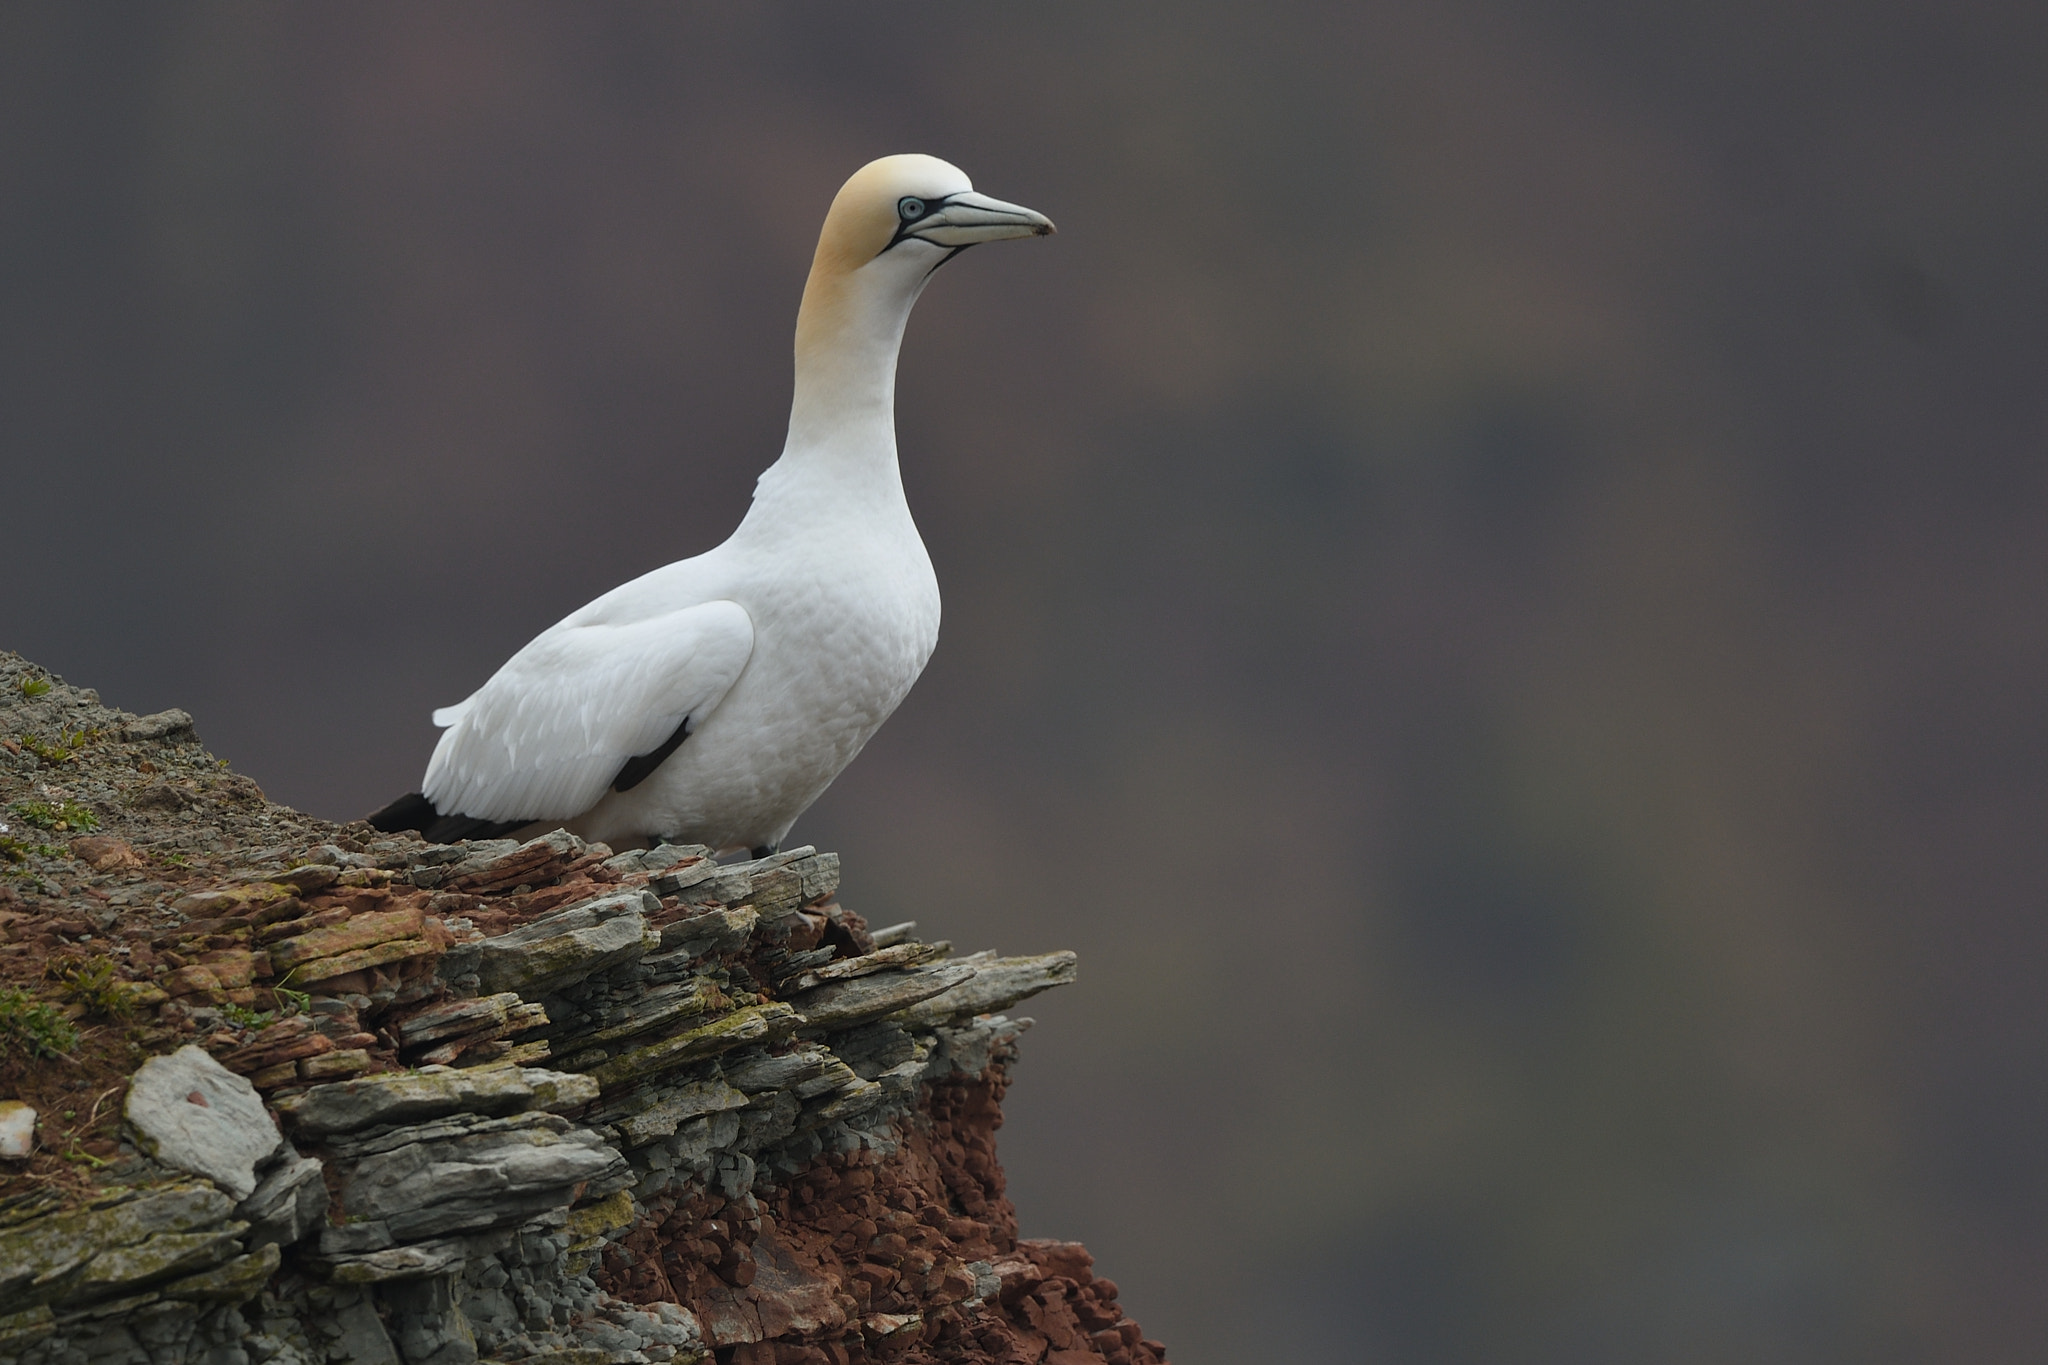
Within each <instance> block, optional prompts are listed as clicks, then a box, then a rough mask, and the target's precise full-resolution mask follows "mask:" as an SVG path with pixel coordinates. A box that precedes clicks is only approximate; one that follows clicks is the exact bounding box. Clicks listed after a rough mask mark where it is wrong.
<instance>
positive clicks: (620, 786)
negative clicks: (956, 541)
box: [369, 155, 1053, 856]
mask: <svg viewBox="0 0 2048 1365" xmlns="http://www.w3.org/2000/svg"><path fill="white" fill-rule="evenodd" d="M1052 231H1053V225H1052V222H1051V221H1050V220H1049V219H1047V218H1046V217H1045V216H1044V215H1043V214H1040V213H1036V212H1034V211H1032V210H1031V209H1027V208H1022V207H1020V206H1018V205H1016V204H1006V203H1004V202H1002V201H1001V200H999V199H991V198H989V197H988V196H986V195H982V194H976V193H975V192H974V187H973V185H972V183H971V182H970V181H969V180H968V178H967V177H966V176H965V175H964V174H962V173H961V172H960V170H959V169H958V168H957V167H954V166H951V165H949V164H947V163H946V162H944V161H941V160H939V159H938V158H936V157H930V156H916V155H909V156H890V157H884V158H882V159H881V160H879V161H873V162H870V163H868V164H867V165H866V166H863V167H861V168H860V170H858V171H856V172H854V174H853V177H852V178H851V179H850V180H848V181H847V182H846V184H845V185H844V186H842V187H841V188H840V190H839V193H838V195H837V196H835V197H834V199H833V200H832V207H831V210H830V211H829V212H828V213H827V214H826V215H825V226H824V230H823V231H822V232H821V233H820V234H819V237H818V250H817V254H816V256H815V257H814V258H813V259H812V262H811V274H810V279H809V281H808V282H807V283H806V284H805V285H804V296H803V303H802V305H801V306H800V307H799V308H798V310H797V321H796V392H795V398H794V401H793V402H792V403H791V405H790V414H789V437H788V440H787V441H786V442H785V443H784V445H783V449H782V456H781V458H780V459H778V460H776V461H775V463H774V464H772V465H770V466H769V467H768V469H767V470H766V471H765V472H764V473H763V474H762V475H761V477H760V480H759V482H758V483H756V485H755V487H754V498H753V503H752V505H751V506H750V507H749V508H748V509H747V514H746V516H745V518H744V519H742V520H741V522H740V525H739V529H738V530H736V531H734V532H733V533H732V535H731V537H730V538H728V539H727V540H726V541H725V542H724V543H723V544H721V545H719V546H718V547H717V548H716V549H712V550H708V551H706V552H705V553H703V554H701V555H698V556H696V557H695V558H693V559H685V560H680V561H678V562H676V563H674V564H669V565H666V566H664V567H662V568H659V569H656V570H654V571H653V572H651V573H647V574H643V575H641V576H640V577H639V578H636V579H634V580H633V581H632V582H630V583H625V584H622V585H620V586H619V587H616V588H614V589H612V590H611V591H610V592H608V593H606V594H605V595H604V596H602V597H600V598H598V599H597V600H596V601H594V602H592V603H590V604H589V605H588V606H585V607H582V608H580V609H578V610H577V611H574V612H571V613H570V614H569V615H568V616H566V617H564V618H563V619H562V620H561V621H559V622H557V623H556V624H555V625H553V626H550V627H549V628H548V629H547V630H545V631H543V632H541V634H540V635H538V636H536V637H535V638H534V639H533V640H532V641H531V642H530V643H529V644H527V645H526V646H525V647H524V648H523V649H521V650H520V651H519V652H518V653H516V654H514V655H513V656H512V657H511V658H510V659H508V660H506V662H505V664H504V666H503V667H501V668H499V670H498V671H497V672H496V673H494V674H492V675H491V679H490V681H488V682H486V683H485V684H484V685H483V686H482V687H480V688H478V689H477V690H476V691H475V692H474V693H472V694H471V695H470V696H469V697H468V698H467V699H466V700H464V701H460V702H457V703H456V704H455V705H453V706H449V707H444V708H442V709H441V710H438V711H436V712H434V723H435V724H436V725H438V726H442V727H444V729H443V733H442V735H441V738H440V742H439V743H438V744H436V745H435V747H434V754H433V758H432V759H431V760H430V761H429V762H428V764H427V775H426V779H425V781H424V782H423V783H422V784H421V789H420V791H419V792H417V793H414V794H413V795H411V796H405V797H401V798H400V799H398V800H397V801H394V802H392V803H391V804H390V805H389V806H386V807H385V808H384V809H383V810H380V811H378V812H377V813H376V814H374V815H372V816H370V817H369V820H370V823H371V824H372V825H374V826H376V827H377V828H379V829H382V830H388V831H397V830H405V829H412V830H418V831H419V832H421V833H422V834H424V835H426V837H427V838H429V839H433V840H436V841H441V842H446V841H450V840H455V839H464V838H475V837H491V836H494V835H499V834H506V833H512V832H515V831H521V830H524V829H526V828H527V827H529V826H530V827H533V829H534V831H535V832H538V831H540V830H543V829H548V828H557V827H559V828H566V829H568V830H570V831H571V832H572V833H575V834H578V835H580V836H582V837H583V838H585V839H591V840H601V841H604V842H606V843H610V844H613V845H614V846H617V847H628V846H632V845H634V844H638V843H642V842H649V841H656V840H667V841H670V842H677V843H696V844H708V845H710V846H711V847H712V848H714V849H718V850H721V851H729V850H736V849H750V850H752V851H753V852H754V853H755V855H756V856H761V855H764V854H766V853H769V852H772V851H774V850H775V849H776V848H777V847H779V846H780V845H781V843H782V839H783V836H784V835H785V834H787V833H788V832H789V827H790V826H791V825H793V824H795V823H796V819H797V817H798V816H799V815H802V814H803V812H804V811H805V810H806V809H807V808H809V806H810V805H811V803H812V802H813V801H816V800H817V799H818V797H819V796H821V795H823V793H824V791H825V788H826V787H828V786H830V785H831V782H832V779H833V778H835V777H837V776H838V775H839V772H840V770H841V769H843V768H844V767H845V766H846V765H847V764H848V763H850V762H852V761H853V757H854V755H855V754H858V753H859V752H860V751H861V746H862V745H864V744H866V743H867V742H868V740H869V739H870V738H871V737H872V736H873V735H874V733H875V731H876V730H877V729H879V728H880V727H881V724H882V722H883V721H885V720H887V719H888V718H889V713H890V712H892V711H894V710H895V709H896V706H897V703H899V702H901V701H902V700H903V698H904V695H905V694H906V693H908V692H909V691H910V686H911V684H912V683H914V682H916V681H917V675H918V674H919V673H921V672H922V671H923V670H924V666H925V661H926V660H927V659H929V658H930V657H931V653H932V648H933V646H934V645H936V644H937V643H938V638H939V585H938V580H937V578H936V577H935V576H934V574H933V573H932V563H931V558H930V557H929V556H928V555H927V554H926V553H925V548H924V542H923V541H922V540H921V539H919V538H918V534H917V527H916V525H915V524H913V523H912V521H911V519H910V507H909V504H908V503H906V502H905V501H904V497H903V477H902V474H901V472H900V471H899V469H898V468H897V463H896V354H897V351H898V349H899V347H900V345H901V343H902V340H903V327H904V324H905V323H906V322H907V321H908V320H909V317H910V309H911V305H912V304H914V303H916V302H917V296H918V295H919V294H920V293H921V292H923V290H924V287H925V284H926V282H927V281H929V280H930V279H931V277H932V272H933V271H935V270H937V269H938V268H939V267H940V266H942V265H944V264H945V263H946V262H947V261H949V260H951V259H952V258H953V257H955V256H957V255H959V254H960V253H961V252H962V251H965V250H966V249H967V248H968V247H970V246H974V245H976V244H977V243H980V242H993V241H1000V240H1002V239H1004V238H1007V237H1039V236H1045V235H1047V234H1049V233H1051V232H1052Z"/></svg>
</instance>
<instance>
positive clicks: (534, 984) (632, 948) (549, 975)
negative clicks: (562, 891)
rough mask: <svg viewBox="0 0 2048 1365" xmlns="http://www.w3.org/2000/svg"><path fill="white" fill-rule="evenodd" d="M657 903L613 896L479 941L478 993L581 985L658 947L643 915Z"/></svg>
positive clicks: (634, 895)
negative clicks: (610, 968) (595, 974)
mask: <svg viewBox="0 0 2048 1365" xmlns="http://www.w3.org/2000/svg"><path fill="white" fill-rule="evenodd" d="M660 908H661V902H660V901H659V900H657V899H656V898H655V897H654V896H652V895H650V894H648V893H647V892H645V891H637V890H636V891H623V892H614V893H612V894H611V895H606V896H598V897H595V898H593V899H591V900H587V901H582V902H580V903H578V904H576V905H571V906H566V907H564V908H563V909H560V910H557V911H555V912H554V913H553V914H550V915H546V916H543V917H542V918H540V919H537V920H535V921H533V922H532V923H531V924H526V925H522V926H521V927H519V928H517V929H514V930H512V931H511V932H509V933H504V934H499V935H498V936H497V937H495V938H488V939H485V940H484V942H483V950H482V952H481V954H480V955H479V957H478V960H477V967H476V971H477V980H478V983H479V985H478V990H479V991H480V992H482V993H484V994H487V995H488V994H492V993H496V992H504V991H518V992H522V993H524V994H526V995H536V994H540V993H543V992H546V991H550V990H560V989H561V988H562V987H564V986H567V985H571V984H573V983H575V982H578V981H581V980H582V979H583V978H585V977H587V976H589V975H590V974H591V973H593V972H597V971H602V970H603V969H604V968H606V967H612V966H616V965H618V964H619V963H621V962H625V961H627V960H628V959H630V958H635V957H639V956H640V955H641V954H643V953H648V952H652V951H653V950H655V949H656V948H659V947H660V946H661V934H660V932H659V931H657V930H654V929H650V928H648V927H647V913H649V912H652V911H656V910H659V909H660Z"/></svg>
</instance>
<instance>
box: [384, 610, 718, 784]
mask: <svg viewBox="0 0 2048 1365" xmlns="http://www.w3.org/2000/svg"><path fill="white" fill-rule="evenodd" d="M753 650H754V623H753V620H752V619H751V618H750V617H749V616H748V615H747V613H746V609H745V608H743V607H741V606H740V605H739V604H738V603H737V602H725V601H720V602H705V603H702V604H701V605H698V606H694V607H687V608H684V609H683V610H681V611H675V612H670V613H668V614H666V615H662V616H656V617H652V618H649V619H647V620H641V621H633V622H629V623H625V624H618V625H608V624H602V623H592V624H587V625H572V624H568V623H566V622H565V623H564V624H562V625H559V626H556V627H554V628H553V629H551V630H548V631H546V632H544V633H543V634H541V635H540V636H538V637H536V638H535V639H534V640H533V642H532V643H530V644H528V645H527V646H526V647H525V648H524V649H522V650H520V651H519V652H518V653H517V654H514V655H513V656H512V657H511V658H510V659H508V660H507V661H506V662H505V666H504V667H503V668H500V669H499V670H498V671H497V672H496V673H495V674H493V675H492V677H491V680H490V681H489V682H487V683H485V684H484V685H483V686H482V687H481V688H479V689H478V690H477V691H476V693H475V694H474V695H472V696H471V697H470V698H469V699H468V700H466V701H464V702H461V703H459V704H458V705H455V706H451V707H447V708H445V709H443V710H440V711H436V712H435V713H434V723H435V724H437V725H446V726H447V727H448V728H447V730H446V732H445V733H443V734H442V736H441V742H440V744H439V745H437V746H436V747H435V749H434V757H433V759H432V760H431V761H430V762H429V763H428V764H427V777H426V782H425V783H424V784H423V790H424V792H425V795H426V797H427V799H428V800H430V801H432V802H433V803H434V808H435V809H436V810H438V811H440V812H441V813H442V814H443V815H458V814H459V815H468V816H474V817H476V818H478V819H482V820H567V819H571V818H573V817H575V816H577V815H581V814H582V813H583V812H584V811H586V810H588V809H590V807H592V806H593V805H595V804H597V801H598V799H599V798H600V797H602V796H603V795H604V792H605V788H606V787H607V786H608V785H609V784H610V782H611V780H612V778H613V776H614V775H615V774H617V772H618V771H619V769H620V768H621V767H622V766H624V764H625V763H626V761H627V760H628V759H631V758H633V757H634V756H636V755H639V754H645V753H649V752H651V751H653V750H655V749H657V748H659V747H660V746H661V744H662V742H663V741H664V740H666V739H668V738H669V736H670V735H672V734H674V733H675V731H676V727H677V726H679V725H681V724H682V723H683V721H684V719H685V718H686V717H687V718H688V719H689V721H690V728H691V729H692V730H694V729H696V728H697V727H699V726H701V725H702V724H703V723H704V720H705V718H706V717H707V716H708V715H709V714H710V713H711V710H712V708H714V707H716V706H717V705H718V703H719V701H720V700H721V699H723V698H724V696H725V694H726V692H727V691H728V690H730V689H731V687H732V685H733V683H734V682H735V681H736V680H737V679H738V678H739V676H740V672H741V670H742V669H744V668H745V667H746V665H747V658H748V656H749V655H751V654H752V653H753Z"/></svg>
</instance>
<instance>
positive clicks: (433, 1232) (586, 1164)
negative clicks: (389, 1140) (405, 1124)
mask: <svg viewBox="0 0 2048 1365" xmlns="http://www.w3.org/2000/svg"><path fill="white" fill-rule="evenodd" d="M624 1164H625V1158H623V1157H622V1156H620V1155H619V1154H618V1153H617V1152H615V1151H613V1150H612V1149H611V1148H610V1147H607V1146H605V1145H604V1143H603V1142H602V1141H601V1140H600V1139H599V1138H598V1137H597V1135H596V1134H594V1133H591V1132H588V1131H587V1130H581V1129H571V1130H570V1131H568V1132H566V1133H558V1132H553V1131H550V1130H549V1129H547V1128H543V1127H524V1128H516V1129H509V1130H499V1131H493V1132H486V1133H474V1134H465V1135H462V1136H458V1137H452V1138H447V1139H443V1140H439V1141H429V1142H411V1143H407V1144H405V1145H404V1146H400V1147H395V1148H393V1149H392V1150H390V1151H386V1152H380V1153H378V1154H376V1155H374V1156H370V1157H366V1158H364V1159H363V1160H362V1161H361V1162H359V1163H358V1164H357V1166H356V1168H355V1170H354V1172H353V1173H351V1175H350V1176H349V1178H348V1184H347V1186H346V1188H345V1190H344V1191H343V1194H342V1198H341V1204H342V1209H343V1211H344V1212H346V1213H347V1214H348V1215H349V1217H350V1218H351V1219H363V1220H376V1221H380V1222H382V1223H384V1224H385V1226H386V1227H388V1228H389V1229H390V1232H391V1235H392V1237H393V1238H394V1239H396V1240H398V1241H401V1242H411V1241H418V1240H421V1239H422V1238H428V1237H438V1236H443V1235H445V1234H448V1233H451V1232H474V1231H478V1230H480V1229H483V1228H489V1227H497V1226H502V1225H507V1224H517V1223H522V1222H524V1221H526V1220H527V1219H528V1218H529V1217H531V1216H532V1215H533V1214H535V1213H538V1212H540V1211H541V1210H543V1209H547V1208H552V1207H556V1206H560V1207H563V1208H566V1207H568V1205H569V1204H571V1203H573V1202H574V1201H575V1199H576V1196H577V1193H578V1187H580V1186H584V1185H585V1184H586V1183H587V1182H595V1181H598V1180H600V1179H602V1178H603V1177H604V1176H607V1175H615V1174H617V1173H618V1172H619V1171H620V1170H622V1169H623V1167H624Z"/></svg>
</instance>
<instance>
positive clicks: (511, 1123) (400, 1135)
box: [327, 1113, 572, 1161]
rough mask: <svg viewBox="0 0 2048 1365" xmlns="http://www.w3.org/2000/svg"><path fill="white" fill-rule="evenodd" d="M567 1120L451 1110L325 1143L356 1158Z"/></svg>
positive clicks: (555, 1129) (562, 1126) (563, 1128)
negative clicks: (489, 1115) (488, 1115)
mask: <svg viewBox="0 0 2048 1365" xmlns="http://www.w3.org/2000/svg"><path fill="white" fill-rule="evenodd" d="M571 1126H572V1125H571V1124H570V1122H569V1120H567V1119H565V1118H563V1117H562V1116H561V1115H559V1114H542V1113H527V1114H512V1115H509V1116H507V1117H505V1118H496V1119H489V1118H480V1117H478V1116H477V1115H475V1114H450V1115H448V1116H447V1117H445V1118H438V1119H430V1120H428V1121H427V1122H425V1123H412V1124H400V1125H387V1126H382V1127H377V1128H370V1129H365V1130H363V1131H361V1132H355V1133H348V1134H344V1135H341V1136H338V1137H334V1138H331V1139H329V1140H328V1144H327V1145H328V1147H329V1149H330V1150H332V1151H333V1152H334V1153H335V1155H337V1156H339V1157H341V1158H343V1159H344V1160H350V1161H359V1160H361V1159H362V1158H364V1157H369V1156H375V1155H377V1154H378V1153H380V1152H389V1151H394V1150H396V1149H397V1148H400V1147H406V1146H410V1145H411V1144H413V1143H416V1142H444V1141H447V1140H449V1139H451V1138H459V1137H471V1136H474V1135H476V1134H479V1133H509V1132H511V1131H513V1130H515V1129H520V1128H545V1129H547V1130H548V1131H549V1132H550V1133H566V1132H568V1131H569V1129H570V1127H571Z"/></svg>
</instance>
